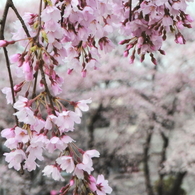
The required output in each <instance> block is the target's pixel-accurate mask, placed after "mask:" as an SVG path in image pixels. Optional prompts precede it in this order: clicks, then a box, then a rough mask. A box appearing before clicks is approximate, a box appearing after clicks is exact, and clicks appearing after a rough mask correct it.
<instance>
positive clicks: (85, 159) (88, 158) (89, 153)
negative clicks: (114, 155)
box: [82, 150, 100, 165]
mask: <svg viewBox="0 0 195 195" xmlns="http://www.w3.org/2000/svg"><path fill="white" fill-rule="evenodd" d="M99 156H100V153H99V152H98V151H97V150H87V151H86V152H84V154H83V161H82V162H83V164H85V165H92V159H91V158H93V157H99Z"/></svg>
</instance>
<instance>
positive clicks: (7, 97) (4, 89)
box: [1, 87, 13, 104]
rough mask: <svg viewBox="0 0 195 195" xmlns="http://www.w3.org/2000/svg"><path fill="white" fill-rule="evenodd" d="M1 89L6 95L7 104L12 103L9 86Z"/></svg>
mask: <svg viewBox="0 0 195 195" xmlns="http://www.w3.org/2000/svg"><path fill="white" fill-rule="evenodd" d="M1 91H2V92H3V93H4V94H5V95H6V100H7V104H13V98H12V92H11V88H10V87H4V88H3V89H2V90H1Z"/></svg>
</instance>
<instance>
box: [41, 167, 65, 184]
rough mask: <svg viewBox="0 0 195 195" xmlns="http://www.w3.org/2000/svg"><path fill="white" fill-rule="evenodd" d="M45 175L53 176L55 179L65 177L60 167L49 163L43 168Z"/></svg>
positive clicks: (58, 179)
mask: <svg viewBox="0 0 195 195" xmlns="http://www.w3.org/2000/svg"><path fill="white" fill-rule="evenodd" d="M43 175H45V176H48V177H50V176H51V177H52V178H53V179H54V180H57V181H60V180H61V181H64V180H65V179H64V178H63V177H62V176H61V174H60V171H59V169H58V168H57V167H56V166H54V165H47V166H46V167H45V168H44V169H43Z"/></svg>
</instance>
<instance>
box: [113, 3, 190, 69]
mask: <svg viewBox="0 0 195 195" xmlns="http://www.w3.org/2000/svg"><path fill="white" fill-rule="evenodd" d="M187 2H188V0H187V1H186V0H181V1H174V0H170V1H168V0H143V1H138V3H137V5H136V6H135V7H134V8H132V10H130V12H129V9H130V6H131V5H129V3H128V2H127V1H126V2H124V3H123V5H124V9H123V10H122V9H120V10H119V7H118V5H117V4H116V5H115V7H116V11H118V12H120V13H121V14H120V15H121V16H122V18H123V19H122V21H123V22H122V23H121V31H122V33H123V34H124V35H126V36H131V37H130V38H127V39H125V40H123V41H121V42H120V44H124V45H126V50H125V51H124V56H125V57H127V56H128V55H129V51H130V50H131V49H133V51H132V53H131V55H130V63H133V62H134V59H135V54H136V53H137V54H138V55H140V61H141V62H142V61H143V60H144V59H145V54H146V53H149V54H150V57H151V61H152V62H153V63H154V64H155V65H156V64H157V62H156V59H155V57H154V55H153V53H154V52H155V51H159V52H160V53H161V54H163V55H164V54H165V51H164V50H162V48H161V47H162V44H163V41H165V40H166V37H167V34H168V33H170V32H171V33H173V34H174V36H175V42H176V43H179V44H185V42H186V41H185V38H184V36H183V35H182V33H181V30H182V29H183V28H184V27H187V28H191V24H190V23H191V22H192V21H193V19H192V18H191V16H190V15H189V14H186V8H187ZM121 10H122V11H121Z"/></svg>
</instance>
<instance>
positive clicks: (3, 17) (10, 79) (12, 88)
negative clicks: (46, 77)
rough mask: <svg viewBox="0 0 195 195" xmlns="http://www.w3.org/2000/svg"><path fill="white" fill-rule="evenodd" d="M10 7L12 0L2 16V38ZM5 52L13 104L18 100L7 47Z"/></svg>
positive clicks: (16, 120)
mask: <svg viewBox="0 0 195 195" xmlns="http://www.w3.org/2000/svg"><path fill="white" fill-rule="evenodd" d="M10 7H11V0H7V2H6V5H5V8H4V12H3V16H2V19H1V30H0V40H4V39H5V37H4V31H5V23H6V19H7V15H8V12H9V8H10ZM3 52H4V56H5V61H6V67H7V71H8V76H9V82H10V87H11V93H12V99H13V104H14V103H15V102H16V99H15V96H14V84H13V78H12V73H11V69H10V62H9V57H8V51H7V49H6V48H5V47H4V48H3ZM16 112H17V110H16V109H14V113H16ZM15 122H16V125H17V126H18V125H19V122H18V118H17V116H15Z"/></svg>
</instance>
